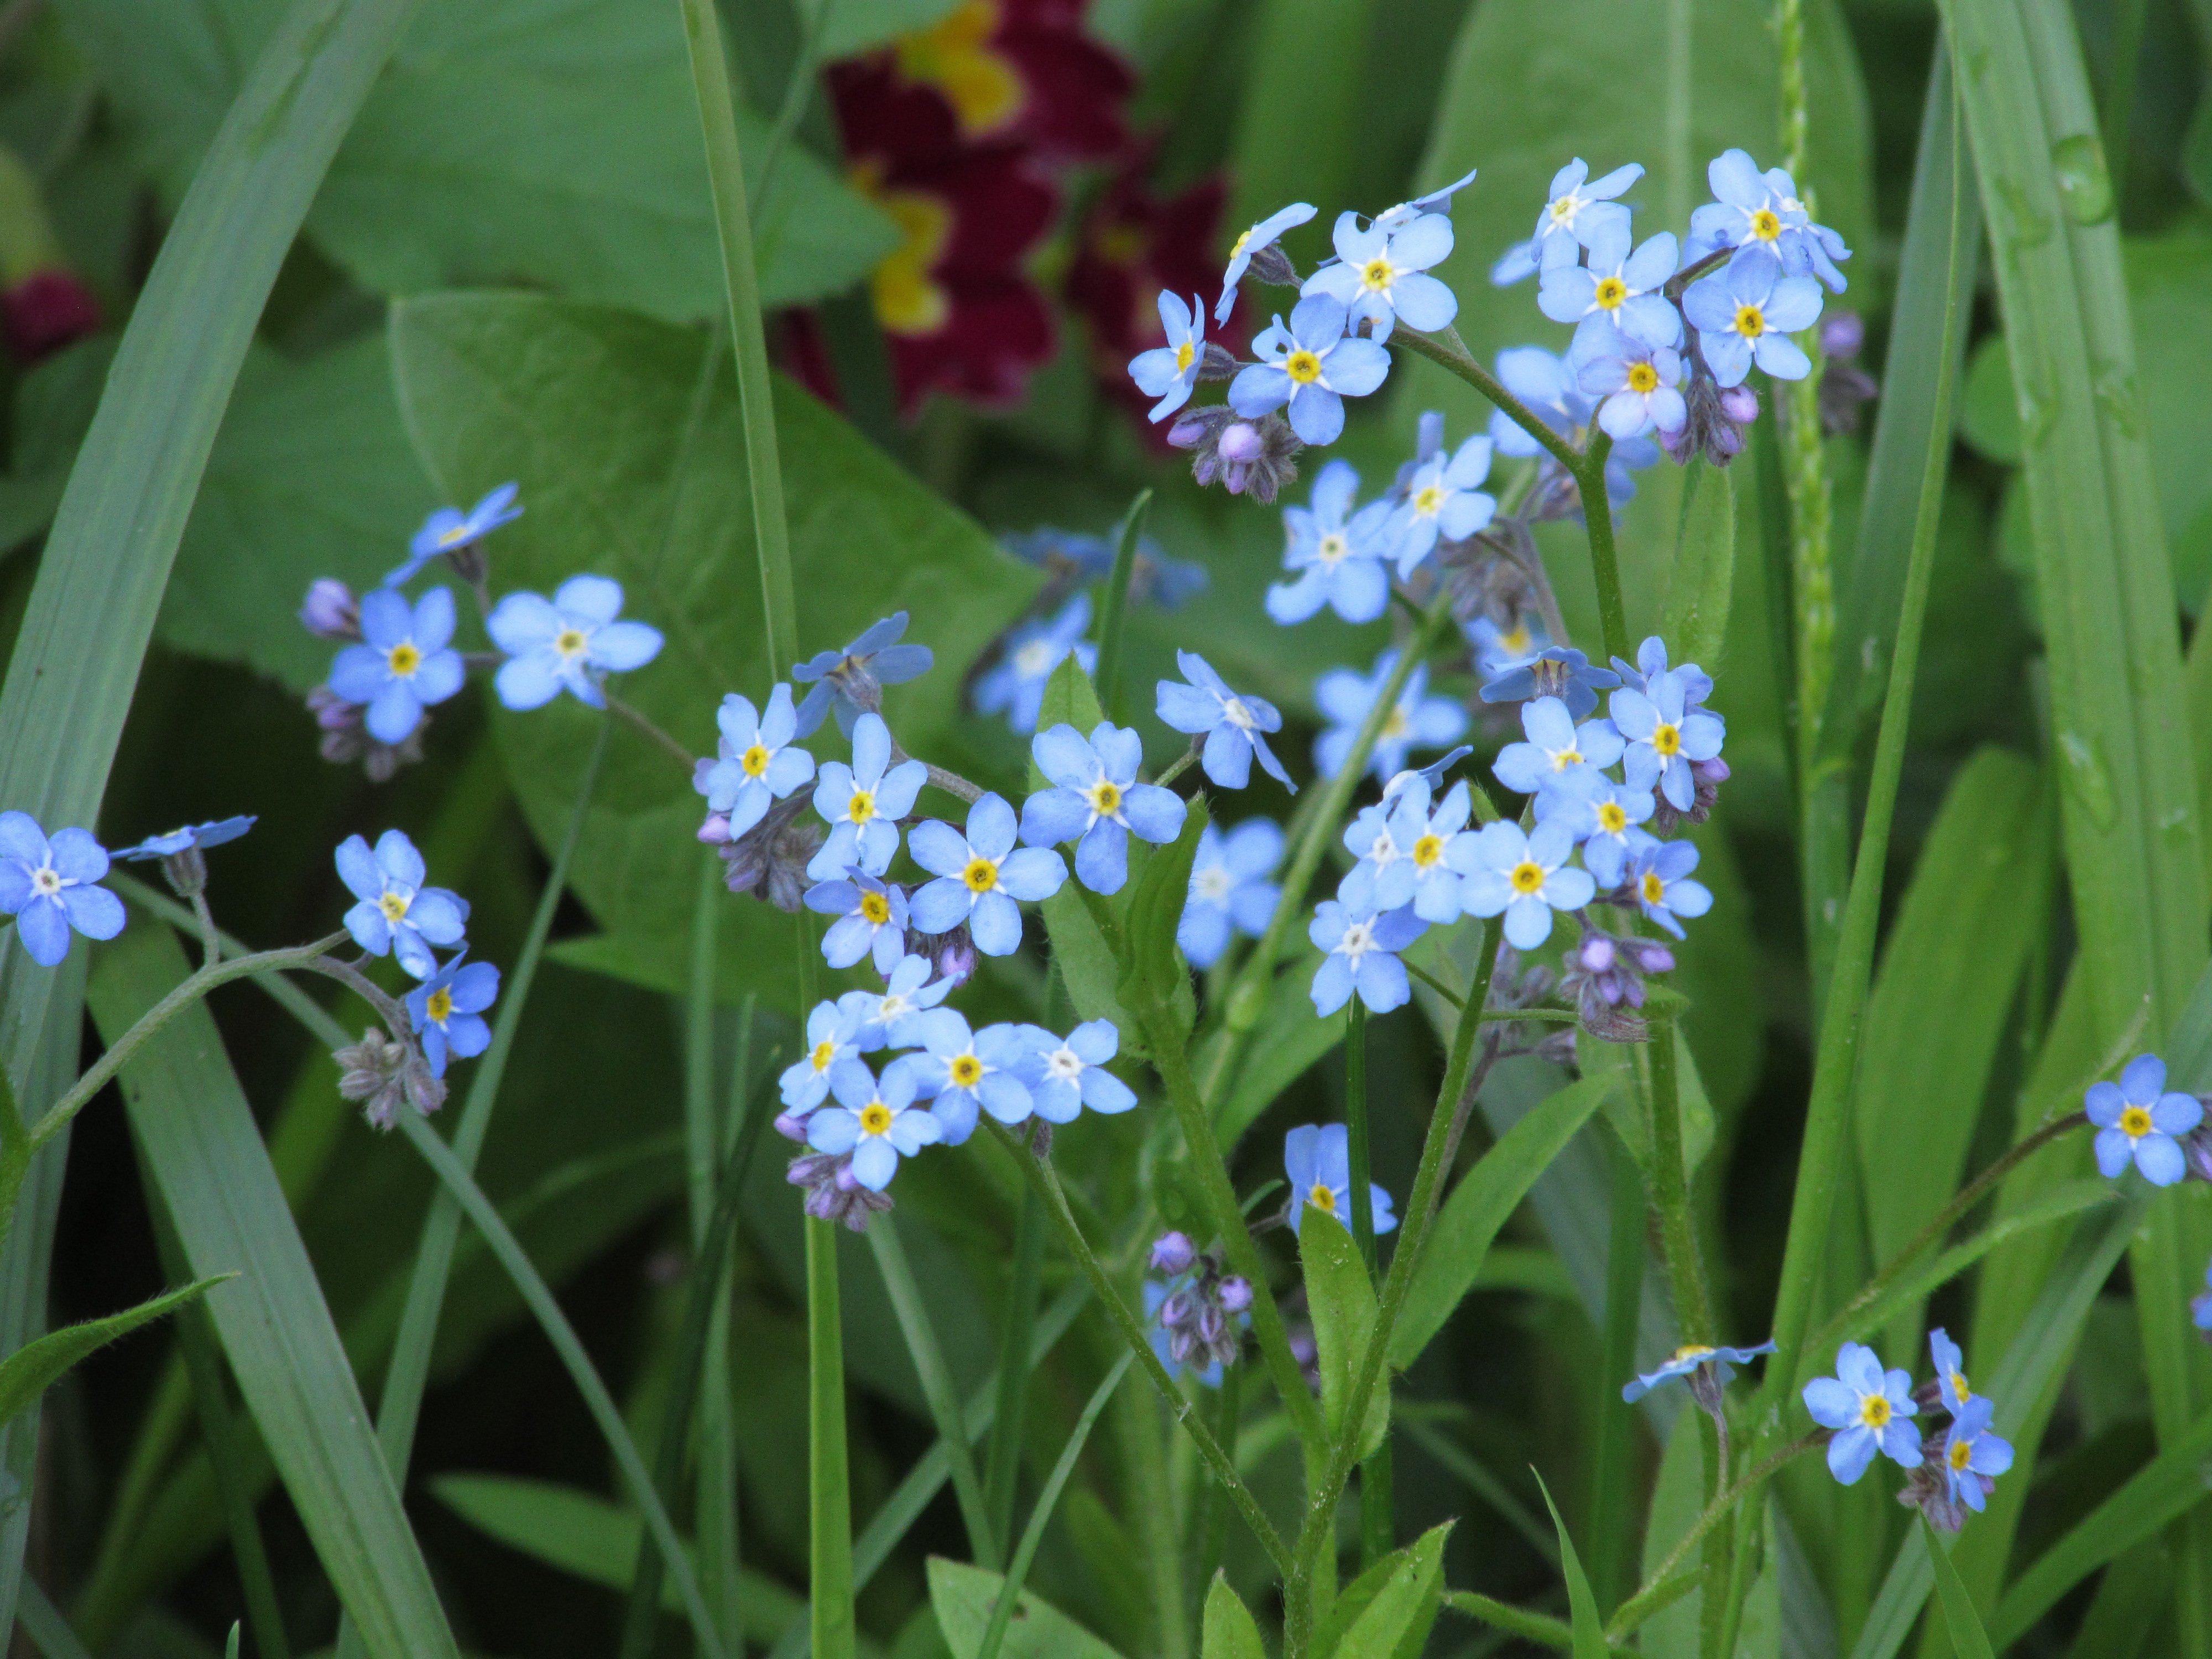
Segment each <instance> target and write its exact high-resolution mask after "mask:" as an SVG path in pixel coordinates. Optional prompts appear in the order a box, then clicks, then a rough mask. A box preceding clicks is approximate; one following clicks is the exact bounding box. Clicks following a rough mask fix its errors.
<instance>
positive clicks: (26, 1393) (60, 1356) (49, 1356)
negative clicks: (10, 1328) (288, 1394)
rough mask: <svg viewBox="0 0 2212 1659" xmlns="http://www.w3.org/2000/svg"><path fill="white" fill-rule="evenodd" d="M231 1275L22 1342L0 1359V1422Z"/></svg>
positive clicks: (5, 1106)
mask: <svg viewBox="0 0 2212 1659" xmlns="http://www.w3.org/2000/svg"><path fill="white" fill-rule="evenodd" d="M14 1109H15V1107H14V1104H13V1103H12V1102H7V1101H0V1110H6V1111H12V1110H14ZM236 1277H237V1275H236V1274H235V1273H217V1274H216V1275H214V1276H213V1277H212V1278H209V1279H200V1280H199V1281H197V1283H195V1284H191V1285H185V1286H184V1287H183V1288H182V1289H180V1290H174V1291H168V1292H167V1293H166V1294H164V1295H161V1296H157V1297H154V1298H152V1299H151V1300H150V1301H147V1302H142V1303H140V1304H138V1305H137V1307H135V1308H126V1309H125V1310H124V1311H123V1312H121V1313H119V1314H110V1315H109V1316H107V1317H106V1318H105V1319H88V1320H86V1321H84V1322H82V1324H77V1325H64V1327H62V1328H61V1329H59V1330H58V1331H49V1332H47V1333H46V1335H44V1336H42V1337H40V1338H39V1339H38V1340H36V1341H35V1342H28V1343H26V1344H24V1346H21V1347H20V1348H18V1349H16V1350H15V1352H13V1353H11V1354H9V1356H8V1358H7V1359H6V1360H5V1361H4V1362H0V1423H9V1422H13V1421H14V1420H15V1419H16V1418H17V1417H18V1416H20V1415H21V1413H22V1412H23V1409H24V1407H27V1406H29V1405H31V1404H32V1403H33V1401H36V1400H37V1399H38V1398H39V1396H40V1395H42V1394H44V1393H45V1392H46V1390H47V1389H50V1388H52V1386H53V1385H54V1383H56V1382H58V1381H59V1380H60V1378H61V1376H62V1374H63V1373H64V1372H65V1371H67V1370H69V1369H70V1367H71V1366H72V1365H75V1364H76V1363H77V1362H78V1361H79V1360H81V1359H83V1358H86V1357H87V1356H88V1355H89V1354H92V1353H94V1352H97V1351H98V1350H100V1349H101V1348H104V1347H106V1346H107V1345H108V1344H109V1343H111V1342H112V1341H114V1340H115V1339H116V1338H118V1337H119V1336H128V1335H130V1334H131V1332H133V1331H135V1330H137V1328H139V1327H140V1326H141V1325H147V1324H150V1323H152V1322H154V1321H155V1320H156V1319H159V1318H161V1316H163V1315H165V1314H169V1313H173V1312H175V1311H176V1310H178V1309H179V1308H181V1307H183V1306H184V1305H185V1304H186V1303H187V1302H190V1301H191V1299H192V1298H193V1297H197V1296H201V1295H204V1294H205V1293H206V1292H207V1291H209V1290H210V1289H211V1288H213V1287H214V1286H216V1285H221V1284H222V1283H224V1282H225V1281H226V1280H228V1279H235V1278H236Z"/></svg>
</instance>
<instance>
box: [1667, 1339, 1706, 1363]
mask: <svg viewBox="0 0 2212 1659" xmlns="http://www.w3.org/2000/svg"><path fill="white" fill-rule="evenodd" d="M1711 1352H1712V1350H1711V1348H1709V1347H1707V1346H1705V1344H1704V1343H1702V1342H1685V1343H1684V1344H1683V1345H1682V1346H1680V1347H1679V1348H1677V1349H1675V1350H1674V1358H1673V1359H1671V1360H1669V1361H1668V1364H1674V1365H1679V1364H1681V1363H1682V1362H1683V1361H1684V1360H1685V1359H1703V1358H1705V1356H1706V1355H1707V1354H1709V1353H1711Z"/></svg>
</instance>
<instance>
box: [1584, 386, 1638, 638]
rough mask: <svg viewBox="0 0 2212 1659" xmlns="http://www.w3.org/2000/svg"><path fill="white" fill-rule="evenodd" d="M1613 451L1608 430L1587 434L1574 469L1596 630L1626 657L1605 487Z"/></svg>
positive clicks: (1623, 617)
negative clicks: (1594, 585)
mask: <svg viewBox="0 0 2212 1659" xmlns="http://www.w3.org/2000/svg"><path fill="white" fill-rule="evenodd" d="M1612 453H1613V438H1612V436H1611V435H1609V434H1607V433H1606V432H1604V431H1602V430H1600V431H1595V432H1592V433H1591V434H1590V441H1589V453H1587V454H1585V455H1584V456H1583V458H1582V465H1580V466H1579V467H1577V468H1576V469H1575V481H1576V482H1577V483H1578V484H1580V485H1581V486H1582V497H1583V528H1584V529H1585V530H1586V531H1588V532H1589V551H1590V574H1591V575H1592V577H1594V578H1595V580H1596V583H1597V621H1598V632H1599V634H1600V635H1601V636H1602V637H1603V639H1604V641H1605V651H1606V654H1607V656H1609V657H1620V658H1623V659H1626V658H1629V657H1632V656H1633V655H1635V654H1636V653H1635V652H1634V651H1633V650H1632V649H1631V647H1630V644H1629V638H1628V607H1627V605H1626V604H1624V603H1623V602H1622V599H1621V597H1620V555H1619V553H1618V552H1617V551H1616V550H1615V549H1614V547H1613V499H1612V497H1611V495H1608V494H1607V490H1606V487H1605V463H1606V458H1607V456H1609V455H1611V454H1612Z"/></svg>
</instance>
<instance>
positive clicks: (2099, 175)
mask: <svg viewBox="0 0 2212 1659" xmlns="http://www.w3.org/2000/svg"><path fill="white" fill-rule="evenodd" d="M2051 178H2052V179H2053V180H2054V182H2056V183H2057V186H2058V204H2059V205H2060V206H2061V207H2063V209H2065V210H2066V216H2067V217H2068V218H2069V219H2071V220H2072V221H2073V222H2075V224H2077V225H2095V224H2102V223H2103V222H2105V221H2106V220H2107V219H2109V218H2111V217H2112V176H2111V175H2110V174H2109V173H2106V171H2105V147H2104V145H2103V144H2101V143H2099V142H2098V140H2097V135H2096V134H2095V133H2093V132H2077V133H2075V135H2074V136H2073V137H2071V138H2061V139H2060V140H2059V141H2058V142H2057V143H2055V144H2053V145H2052V146H2051Z"/></svg>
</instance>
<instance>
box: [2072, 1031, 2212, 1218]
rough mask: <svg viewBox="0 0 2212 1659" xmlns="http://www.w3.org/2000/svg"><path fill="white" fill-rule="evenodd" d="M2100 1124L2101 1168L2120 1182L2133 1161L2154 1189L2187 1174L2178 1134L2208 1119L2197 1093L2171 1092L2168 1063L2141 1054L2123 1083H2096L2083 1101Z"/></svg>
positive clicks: (2130, 1064)
mask: <svg viewBox="0 0 2212 1659" xmlns="http://www.w3.org/2000/svg"><path fill="white" fill-rule="evenodd" d="M2082 1104H2083V1105H2084V1106H2085V1107H2086V1108H2087V1110H2088V1114H2089V1121H2090V1122H2092V1123H2093V1124H2095V1125H2096V1126H2097V1168H2098V1169H2099V1170H2101V1171H2102V1172H2103V1173H2104V1175H2105V1176H2106V1179H2108V1180H2117V1179H2118V1177H2119V1176H2121V1175H2122V1174H2123V1173H2124V1171H2125V1170H2126V1169H2127V1167H2128V1165H2129V1164H2130V1163H2133V1164H2135V1166H2136V1168H2137V1169H2138V1170H2142V1176H2143V1179H2144V1180H2146V1181H2148V1182H2150V1184H2151V1185H2152V1186H2154V1187H2171V1186H2172V1185H2173V1183H2174V1182H2177V1181H2179V1180H2180V1179H2181V1177H2182V1176H2184V1175H2185V1174H2186V1173H2187V1169H2188V1166H2187V1163H2186V1161H2185V1159H2184V1158H2183V1157H2182V1152H2181V1147H2180V1146H2179V1144H2178V1143H2177V1142H2176V1141H2175V1139H2174V1137H2175V1136H2177V1135H2185V1134H2187V1133H2189V1132H2190V1131H2191V1129H2193V1128H2195V1127H2197V1125H2198V1124H2199V1123H2201V1122H2203V1121H2204V1108H2203V1106H2202V1105H2201V1104H2200V1103H2198V1101H2197V1097H2196V1096H2194V1095H2185V1094H2181V1093H2179V1092H2175V1091H2168V1090H2167V1088H2166V1062H2165V1061H2164V1060H2160V1058H2159V1057H2158V1056H2157V1055H2156V1054H2137V1055H2136V1057H2135V1058H2134V1059H2133V1060H2130V1061H2129V1062H2128V1063H2127V1066H2126V1067H2125V1069H2124V1070H2123V1071H2122V1072H2121V1073H2120V1080H2119V1081H2118V1083H2093V1084H2091V1085H2089V1092H2088V1094H2087V1097H2085V1099H2084V1100H2083V1102H2082Z"/></svg>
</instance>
